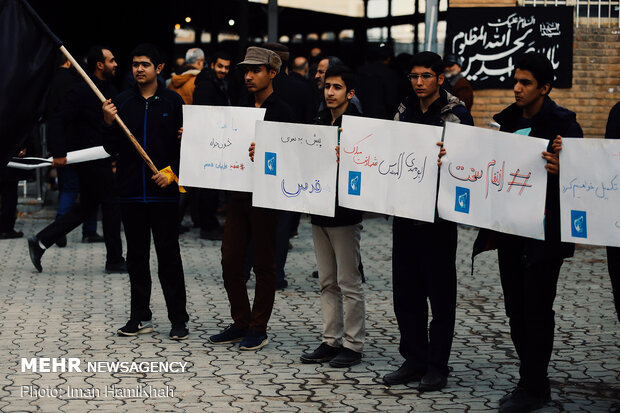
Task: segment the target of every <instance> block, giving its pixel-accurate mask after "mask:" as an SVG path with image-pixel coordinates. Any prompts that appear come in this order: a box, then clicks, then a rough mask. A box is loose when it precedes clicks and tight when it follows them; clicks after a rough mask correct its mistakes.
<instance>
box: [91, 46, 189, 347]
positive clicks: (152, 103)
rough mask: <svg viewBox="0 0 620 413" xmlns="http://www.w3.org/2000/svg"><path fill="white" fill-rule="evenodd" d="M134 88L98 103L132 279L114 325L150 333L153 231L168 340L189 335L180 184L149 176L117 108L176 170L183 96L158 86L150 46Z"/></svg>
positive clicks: (138, 54)
mask: <svg viewBox="0 0 620 413" xmlns="http://www.w3.org/2000/svg"><path fill="white" fill-rule="evenodd" d="M132 56H133V63H132V65H133V76H134V78H135V80H136V86H135V87H132V88H130V89H128V90H126V91H125V92H123V93H121V94H120V95H118V96H117V97H116V99H114V103H112V101H110V100H108V101H107V102H106V103H104V105H103V112H104V121H105V124H106V125H108V127H107V128H106V135H105V139H104V148H105V150H106V151H107V152H108V153H110V154H113V155H116V154H118V163H117V172H116V174H117V180H118V187H119V195H120V198H121V215H122V219H123V226H124V228H125V238H126V239H127V269H128V272H129V281H130V283H131V315H130V317H129V321H128V322H127V325H125V326H124V327H122V328H120V329H119V330H118V334H119V335H121V336H135V335H137V334H142V333H150V332H151V331H153V324H152V322H151V318H152V317H151V316H152V314H151V310H150V308H149V303H150V298H151V273H150V269H149V253H150V248H151V232H152V234H153V241H154V242H155V252H156V253H157V262H158V275H159V281H160V283H161V289H162V291H163V293H164V298H165V300H166V307H167V308H168V318H169V319H170V322H171V323H172V329H171V330H170V338H172V339H174V340H183V339H186V338H187V337H188V335H189V330H188V328H187V321H188V320H189V316H188V314H187V311H186V310H185V304H186V295H185V280H184V275H183V264H182V262H181V252H180V248H179V232H178V231H179V228H178V220H177V214H178V204H179V188H178V186H177V185H176V183H174V182H173V181H172V179H170V178H169V177H168V176H167V175H165V174H163V173H162V172H159V173H157V174H152V172H151V171H150V170H149V169H148V168H147V166H146V164H145V163H144V161H143V160H142V159H141V157H140V155H139V154H138V152H137V151H136V149H135V148H134V147H133V145H132V144H131V143H130V142H129V140H128V139H127V137H125V136H124V135H123V133H122V131H121V129H120V128H119V127H118V125H114V116H115V115H116V114H117V113H118V115H119V116H120V118H121V119H122V120H123V121H124V122H125V124H126V125H127V127H128V128H129V130H130V131H132V133H134V136H135V137H136V139H137V141H138V143H139V144H140V145H141V146H142V148H143V149H144V151H145V152H146V153H147V154H148V155H149V157H150V158H151V160H152V161H153V163H154V164H155V165H158V166H159V167H161V168H165V167H167V166H170V167H171V168H172V170H173V171H174V172H175V173H178V170H179V157H180V149H181V142H180V139H179V133H180V132H181V128H182V125H183V112H182V106H183V100H182V99H181V96H179V95H178V94H177V93H176V92H173V91H171V90H169V89H166V88H164V87H162V86H159V85H158V82H157V75H159V73H160V72H161V69H162V68H163V64H162V60H161V57H160V54H159V52H158V50H157V49H156V48H155V46H152V45H149V44H142V45H139V46H137V47H136V49H134V51H133V52H132Z"/></svg>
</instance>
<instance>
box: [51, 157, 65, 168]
mask: <svg viewBox="0 0 620 413" xmlns="http://www.w3.org/2000/svg"><path fill="white" fill-rule="evenodd" d="M66 164H67V157H66V156H63V157H62V158H54V159H52V166H53V167H54V168H62V167H63V166H65V165H66Z"/></svg>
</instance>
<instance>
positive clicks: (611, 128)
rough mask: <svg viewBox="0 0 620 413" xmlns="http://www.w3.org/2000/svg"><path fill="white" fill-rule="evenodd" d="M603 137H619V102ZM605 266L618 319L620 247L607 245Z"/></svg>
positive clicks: (611, 114) (619, 307)
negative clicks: (607, 269)
mask: <svg viewBox="0 0 620 413" xmlns="http://www.w3.org/2000/svg"><path fill="white" fill-rule="evenodd" d="M605 139H620V102H618V103H616V104H615V105H614V107H613V108H611V111H610V112H609V119H608V120H607V129H606V130H605ZM607 266H608V267H609V278H611V288H612V291H613V293H614V304H615V305H616V314H617V315H618V320H619V321H620V248H618V247H607Z"/></svg>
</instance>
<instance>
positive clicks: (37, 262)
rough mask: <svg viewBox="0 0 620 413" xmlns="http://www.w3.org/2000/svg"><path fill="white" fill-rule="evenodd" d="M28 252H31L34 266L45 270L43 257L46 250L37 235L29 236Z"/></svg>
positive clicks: (38, 269)
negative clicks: (42, 264)
mask: <svg viewBox="0 0 620 413" xmlns="http://www.w3.org/2000/svg"><path fill="white" fill-rule="evenodd" d="M28 252H29V253H30V261H32V264H33V265H34V268H36V269H37V271H39V272H41V271H43V267H42V266H41V257H42V256H43V253H45V250H44V249H43V248H41V246H40V245H39V239H38V238H37V237H36V236H35V237H30V238H28Z"/></svg>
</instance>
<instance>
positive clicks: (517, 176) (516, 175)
mask: <svg viewBox="0 0 620 413" xmlns="http://www.w3.org/2000/svg"><path fill="white" fill-rule="evenodd" d="M510 176H512V181H510V182H508V190H507V191H506V192H510V188H512V186H513V185H515V186H520V187H521V190H520V191H519V195H521V192H523V189H524V188H525V187H528V188H529V187H531V186H532V185H531V184H528V183H527V180H528V179H530V177H531V176H532V173H531V172H529V173H528V174H527V175H524V174H519V169H517V170H516V172H514V173H511V174H510ZM517 179H520V180H521V179H522V180H523V181H520V182H517Z"/></svg>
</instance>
